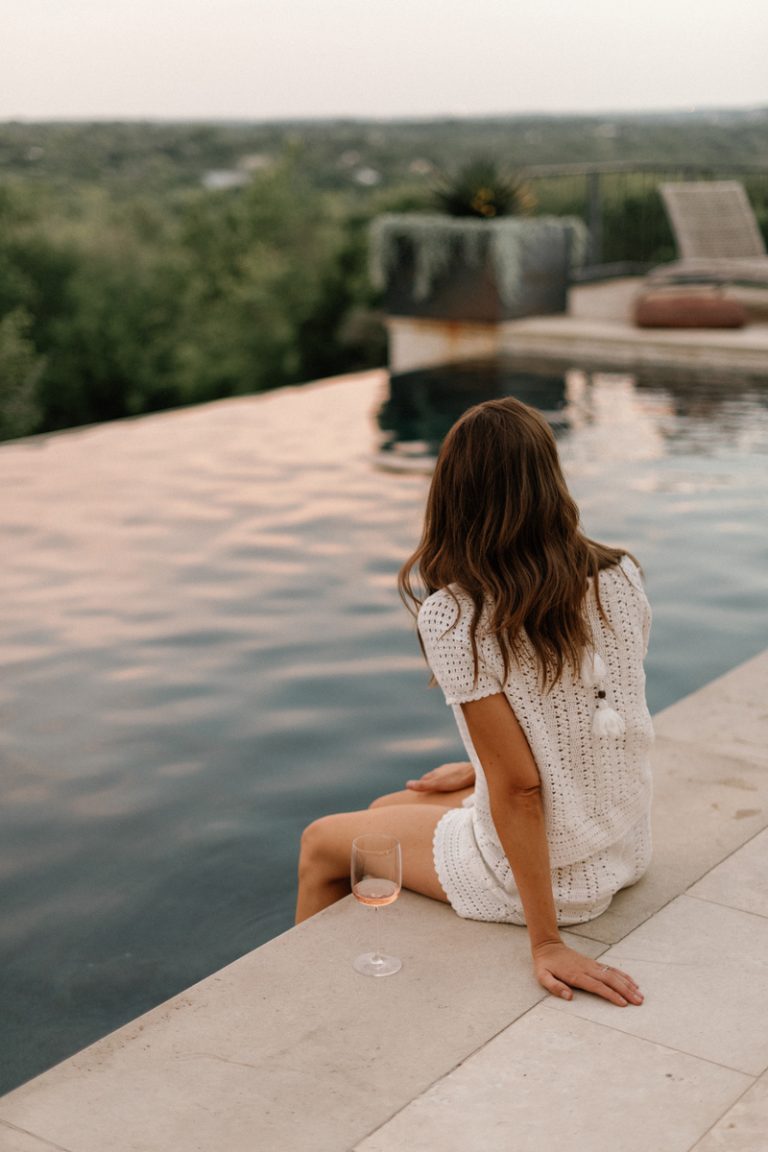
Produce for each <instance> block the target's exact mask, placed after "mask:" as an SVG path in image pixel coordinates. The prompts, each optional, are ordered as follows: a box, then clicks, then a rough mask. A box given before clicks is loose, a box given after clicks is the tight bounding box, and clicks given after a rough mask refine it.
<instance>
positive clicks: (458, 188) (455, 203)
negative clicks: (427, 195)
mask: <svg viewBox="0 0 768 1152" xmlns="http://www.w3.org/2000/svg"><path fill="white" fill-rule="evenodd" d="M434 198H435V201H436V202H437V206H438V207H439V208H440V210H441V211H442V212H445V213H447V214H448V215H449V216H477V217H480V218H481V219H485V220H493V219H495V218H496V217H497V216H517V215H523V214H525V213H527V212H530V211H531V209H532V207H533V197H532V194H531V191H530V189H529V187H528V185H527V184H526V183H525V181H524V180H523V179H522V178H521V177H519V176H516V175H514V174H511V173H508V172H505V171H504V170H503V169H502V168H501V166H500V165H499V164H497V162H496V161H495V160H492V159H478V160H472V161H470V162H469V163H468V164H465V165H464V166H463V167H462V168H460V169H459V170H458V172H456V173H455V174H454V175H452V176H443V177H442V178H441V180H440V182H439V183H438V184H437V186H436V187H435V190H434Z"/></svg>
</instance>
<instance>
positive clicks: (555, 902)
mask: <svg viewBox="0 0 768 1152" xmlns="http://www.w3.org/2000/svg"><path fill="white" fill-rule="evenodd" d="M578 519H579V516H578V510H577V508H576V505H575V504H574V502H573V500H572V498H571V496H570V495H569V493H568V490H567V488H566V485H565V481H564V479H563V476H562V472H561V470H560V464H559V460H558V456H557V447H556V444H555V440H554V437H553V435H552V432H551V430H550V428H549V426H548V424H547V423H546V421H545V420H544V419H543V418H542V417H541V416H540V415H539V414H538V413H537V412H536V411H535V410H534V409H532V408H529V407H528V406H527V405H525V404H522V403H520V402H519V401H517V400H514V399H512V398H507V399H503V400H491V401H488V402H487V403H484V404H479V405H477V406H476V407H474V408H471V409H470V410H469V411H468V412H466V413H465V414H464V415H463V416H462V417H461V419H460V420H459V421H458V422H457V423H456V424H455V425H454V427H453V428H452V429H451V431H450V433H449V434H448V436H447V438H446V440H445V443H444V444H443V447H442V450H441V452H440V454H439V457H438V461H437V465H436V468H435V473H434V476H433V479H432V484H431V488H430V492H429V497H428V501H427V509H426V517H425V523H424V531H423V535H422V539H421V543H420V544H419V547H418V548H417V549H416V551H415V553H414V554H413V556H412V557H411V558H410V559H409V560H408V562H407V563H406V564H405V566H404V567H403V569H402V571H401V574H400V588H401V594H402V595H403V598H404V599H405V600H406V602H407V603H408V604H409V605H410V606H412V607H413V609H414V610H417V611H418V626H419V635H420V639H421V643H422V647H423V649H424V652H425V655H426V658H427V661H428V663H429V665H430V668H431V669H432V672H433V674H434V676H435V679H436V680H437V681H438V683H439V685H440V687H441V688H442V690H443V692H444V694H445V698H446V702H447V703H448V704H449V705H451V707H452V708H453V712H454V715H455V718H456V721H457V724H458V728H459V731H460V733H461V736H462V739H463V741H464V745H465V747H466V749H467V754H468V756H469V762H468V763H466V764H452V765H443V766H442V767H441V768H439V769H436V770H435V771H434V772H431V773H427V775H426V776H424V777H422V779H421V780H420V781H411V782H410V784H409V787H408V788H407V789H406V790H405V791H404V792H400V793H396V794H394V795H391V796H384V797H382V798H381V799H379V800H377V801H375V802H374V804H373V805H372V806H371V808H370V809H369V810H368V811H367V812H354V813H348V814H343V815H336V816H326V817H324V818H323V819H321V820H318V821H316V822H315V823H314V824H312V825H310V826H309V828H307V830H306V832H305V833H304V837H303V839H302V851H301V859H300V865H299V900H298V908H297V921H300V920H303V919H305V918H306V917H307V916H310V915H312V914H313V913H314V912H317V911H319V910H320V909H321V908H324V907H326V906H327V905H328V904H330V903H332V902H333V901H335V900H337V899H339V898H340V897H341V896H343V895H345V894H346V893H348V892H349V881H348V874H349V855H350V845H351V842H352V840H353V839H354V838H355V837H356V836H359V835H362V834H363V833H366V832H386V833H389V834H391V835H393V836H396V837H397V838H398V839H399V840H400V841H401V843H402V847H403V873H404V875H403V882H404V884H405V886H406V887H407V888H410V889H412V890H413V891H415V892H421V893H423V894H424V895H426V896H431V897H432V898H433V899H436V900H443V901H448V902H449V903H450V904H451V905H452V907H453V908H454V909H455V910H456V912H458V914H459V915H460V916H463V917H467V918H470V919H477V920H492V921H502V922H507V923H512V924H525V925H527V928H528V934H529V939H530V945H531V953H532V959H533V967H534V971H535V974H536V977H537V979H538V980H539V982H540V984H541V985H542V986H543V987H544V988H546V989H547V990H548V991H549V992H551V993H553V994H554V995H557V996H561V997H564V998H566V999H571V998H572V995H573V992H572V989H573V988H582V989H585V990H587V991H589V992H593V993H596V994H597V995H599V996H602V997H604V998H605V999H607V1000H610V1001H611V1002H612V1003H614V1004H617V1005H621V1006H626V1005H627V1004H640V1003H642V999H643V998H642V994H641V993H640V991H639V989H638V987H637V984H636V983H635V981H634V980H633V979H632V977H631V976H629V975H628V974H627V973H625V972H622V971H621V970H619V969H616V968H612V967H606V966H605V965H602V964H600V962H599V961H595V960H592V959H590V958H589V957H587V956H584V955H582V954H581V953H580V952H578V951H576V950H574V949H572V948H569V947H568V946H567V945H566V944H565V943H564V942H563V941H562V939H561V937H560V934H559V931H558V928H559V926H564V925H569V924H580V923H584V922H585V921H587V920H591V919H593V918H594V917H595V916H599V915H600V914H601V912H604V911H605V909H606V908H607V907H608V905H609V904H610V901H611V898H612V896H613V895H614V893H615V892H616V891H618V890H619V889H620V888H623V887H627V886H628V885H630V884H633V883H635V881H637V880H638V879H639V878H640V877H641V876H642V875H643V873H644V872H645V870H646V868H647V867H648V864H649V861H650V853H651V837H650V819H649V818H650V801H651V776H650V769H649V764H648V750H649V747H650V744H651V741H652V739H653V731H652V726H651V720H650V716H649V713H648V709H647V707H646V703H645V693H644V685H645V677H644V673H643V657H644V655H645V651H646V648H647V640H648V630H649V627H650V609H649V606H648V601H647V599H646V596H645V592H644V590H643V586H642V582H641V577H640V572H639V570H638V567H637V565H636V564H635V562H634V560H633V559H632V558H631V557H630V556H629V555H628V554H626V553H624V552H622V551H621V550H620V549H617V548H610V547H608V546H607V545H604V544H598V543H596V542H595V541H593V540H589V539H587V538H586V537H585V536H584V535H583V534H582V533H581V532H580V531H579V526H578ZM413 574H415V576H416V577H417V578H418V582H419V585H420V586H423V587H424V589H425V592H426V598H425V599H424V600H423V602H422V601H421V600H420V598H419V596H418V594H417V592H416V591H415V590H414V586H413V584H412V575H413Z"/></svg>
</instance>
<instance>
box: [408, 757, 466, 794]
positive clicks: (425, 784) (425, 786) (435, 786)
mask: <svg viewBox="0 0 768 1152" xmlns="http://www.w3.org/2000/svg"><path fill="white" fill-rule="evenodd" d="M474 782H475V770H474V768H473V767H472V765H471V764H469V763H468V762H467V761H465V760H462V761H459V762H457V763H450V764H441V765H440V767H439V768H433V769H432V771H431V772H425V773H424V775H423V776H420V777H419V779H418V780H408V781H407V782H406V788H409V789H410V790H411V791H412V792H458V791H459V789H460V788H471V787H472V785H473V784H474Z"/></svg>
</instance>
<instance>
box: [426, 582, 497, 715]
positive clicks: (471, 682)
mask: <svg viewBox="0 0 768 1152" xmlns="http://www.w3.org/2000/svg"><path fill="white" fill-rule="evenodd" d="M473 613H474V605H473V604H472V601H471V600H470V599H469V597H468V596H466V595H465V594H464V593H462V592H460V591H457V590H455V593H454V594H452V593H451V592H450V591H448V590H447V589H445V588H441V589H440V590H439V591H437V592H434V593H433V594H432V595H431V596H429V597H428V598H427V599H426V600H425V601H424V603H423V604H422V606H421V608H420V610H419V617H418V625H419V635H420V636H421V641H422V643H423V645H424V652H425V654H426V657H427V663H428V664H429V667H430V668H431V670H432V673H433V675H434V677H435V679H436V680H437V682H438V684H439V685H440V687H441V688H442V690H443V694H444V696H445V702H446V704H449V705H454V704H466V703H468V702H469V701H470V700H481V699H482V698H483V697H484V696H493V695H495V694H496V693H497V692H502V691H503V688H504V685H503V662H502V657H501V652H500V650H499V646H498V642H497V641H496V640H495V638H494V637H492V636H489V635H488V634H487V631H486V630H485V629H484V628H483V626H482V620H481V623H480V626H479V627H478V630H477V648H478V676H477V680H475V666H474V658H473V654H472V639H471V632H470V624H471V621H472V618H473Z"/></svg>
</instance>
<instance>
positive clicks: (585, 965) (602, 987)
mask: <svg viewBox="0 0 768 1152" xmlns="http://www.w3.org/2000/svg"><path fill="white" fill-rule="evenodd" d="M531 951H532V954H533V968H534V972H535V973H536V979H537V980H538V982H539V984H541V986H542V988H546V989H547V991H548V992H551V993H552V995H553V996H558V997H560V998H561V999H565V1000H572V999H573V991H572V989H573V988H583V989H584V991H585V992H593V993H594V994H595V995H596V996H602V997H603V998H604V999H605V1000H610V1001H611V1003H612V1004H617V1005H618V1006H619V1007H620V1008H626V1007H627V1005H628V1004H638V1005H639V1004H642V1002H643V994H642V992H641V991H640V989H639V988H638V986H637V984H636V983H635V981H634V980H633V979H632V977H631V976H630V975H629V973H627V972H622V971H621V969H620V968H613V967H611V966H610V965H606V964H601V963H600V961H599V960H593V959H591V957H589V956H583V955H582V954H581V952H577V951H576V950H575V949H574V948H569V947H568V945H567V944H562V943H555V942H552V943H546V944H538V945H536V946H535V947H533V948H532V949H531Z"/></svg>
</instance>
